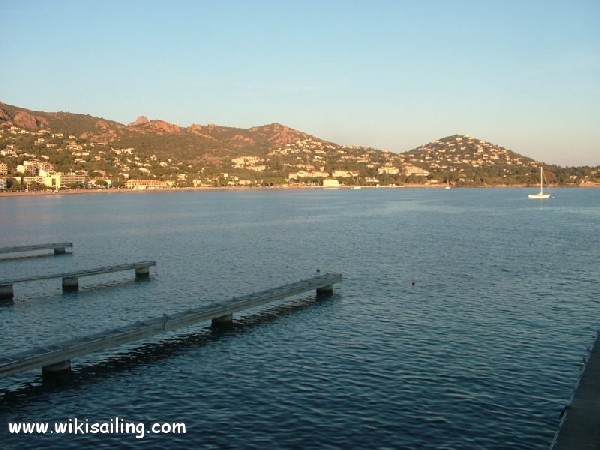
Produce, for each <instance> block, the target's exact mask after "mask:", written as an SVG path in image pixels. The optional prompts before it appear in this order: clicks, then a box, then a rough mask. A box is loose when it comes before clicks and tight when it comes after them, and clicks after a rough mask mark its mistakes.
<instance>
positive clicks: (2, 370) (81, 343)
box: [0, 273, 342, 378]
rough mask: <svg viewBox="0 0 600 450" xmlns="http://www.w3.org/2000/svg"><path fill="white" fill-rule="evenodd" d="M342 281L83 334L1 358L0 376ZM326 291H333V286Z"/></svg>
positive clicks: (222, 319) (334, 277)
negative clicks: (86, 334)
mask: <svg viewBox="0 0 600 450" xmlns="http://www.w3.org/2000/svg"><path fill="white" fill-rule="evenodd" d="M341 281H342V275H341V274H336V273H329V274H325V275H318V276H315V277H312V278H308V279H304V280H300V281H297V282H294V283H289V284H285V285H283V286H280V287H276V288H272V289H267V290H265V291H260V292H255V293H252V294H249V295H244V296H242V297H234V298H232V299H230V300H228V301H224V302H221V303H216V304H214V303H213V304H209V305H203V306H200V307H198V308H192V309H189V310H187V311H182V312H179V313H175V314H173V315H170V316H169V315H167V314H163V315H162V316H161V317H157V318H155V319H151V320H144V321H141V322H135V323H132V324H130V325H127V326H124V327H120V328H115V329H112V330H106V331H103V332H100V333H95V334H92V335H88V336H81V337H78V338H75V339H71V340H68V341H66V342H62V343H59V344H51V345H47V346H45V347H41V348H37V349H32V350H29V351H25V352H21V353H18V354H14V355H10V356H8V357H0V378H2V377H6V376H9V375H13V374H18V373H23V372H27V371H29V370H32V369H37V368H40V367H46V369H44V370H45V371H51V369H49V368H48V367H51V366H54V365H56V364H57V363H58V364H63V363H64V362H65V361H67V362H69V361H71V360H73V359H74V358H77V357H82V356H85V355H88V354H90V353H94V352H98V351H102V350H106V349H109V348H114V347H118V346H120V345H123V344H128V343H130V342H135V341H138V340H140V339H146V338H148V337H151V336H155V335H159V334H162V333H165V332H169V331H173V330H177V329H179V328H184V327H189V326H190V325H194V324H198V323H201V322H207V321H211V323H212V324H213V325H215V324H216V326H217V327H219V326H220V325H226V324H228V323H231V321H232V320H233V314H234V313H236V312H239V311H243V310H247V309H252V308H256V307H259V306H262V305H265V304H268V303H270V302H274V301H277V300H282V299H285V298H288V297H292V296H294V295H299V294H303V293H305V292H307V291H311V290H319V289H322V288H326V287H328V286H333V285H334V284H335V283H340V282H341ZM326 290H327V292H331V290H330V289H326ZM317 295H319V294H317ZM69 365H70V362H69ZM63 367H64V366H63ZM59 369H60V366H57V368H56V370H59Z"/></svg>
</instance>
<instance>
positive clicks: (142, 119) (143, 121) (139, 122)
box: [130, 116, 150, 126]
mask: <svg viewBox="0 0 600 450" xmlns="http://www.w3.org/2000/svg"><path fill="white" fill-rule="evenodd" d="M148 122H150V121H149V120H148V118H147V117H146V116H139V117H138V118H137V119H135V122H133V123H131V124H130V125H133V126H135V125H144V124H146V123H148Z"/></svg>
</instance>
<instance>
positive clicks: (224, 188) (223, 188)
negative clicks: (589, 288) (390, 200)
mask: <svg viewBox="0 0 600 450" xmlns="http://www.w3.org/2000/svg"><path fill="white" fill-rule="evenodd" d="M353 187H354V186H340V187H339V188H333V189H332V188H324V187H323V186H293V187H288V186H271V187H266V186H261V187H244V186H220V187H208V186H203V187H181V188H175V187H171V188H160V189H65V190H62V191H59V192H53V191H29V192H23V191H17V192H0V197H27V196H54V195H57V196H58V195H83V194H127V193H129V194H144V193H157V192H196V191H197V192H202V191H203V192H207V191H273V190H277V191H300V190H313V191H314V190H352V189H353ZM360 188H361V189H371V190H378V189H445V186H444V185H424V184H405V185H402V186H360ZM511 188H518V189H525V188H535V186H531V185H511V186H507V185H498V186H457V187H452V189H511ZM553 188H555V189H590V188H591V189H594V188H600V184H592V183H589V184H585V185H578V186H549V187H548V189H553Z"/></svg>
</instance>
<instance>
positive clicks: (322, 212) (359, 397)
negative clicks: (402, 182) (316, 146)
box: [0, 189, 600, 449]
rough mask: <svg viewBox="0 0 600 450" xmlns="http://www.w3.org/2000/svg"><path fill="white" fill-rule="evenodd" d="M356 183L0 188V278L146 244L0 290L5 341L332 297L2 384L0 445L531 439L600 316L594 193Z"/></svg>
mask: <svg viewBox="0 0 600 450" xmlns="http://www.w3.org/2000/svg"><path fill="white" fill-rule="evenodd" d="M528 193H529V192H528V190H522V189H468V190H460V189H453V190H449V191H447V190H441V189H440V190H437V189H423V190H420V189H395V190H387V189H362V190H360V191H356V190H314V191H243V192H169V193H166V192H156V193H127V194H125V193H123V194H106V195H53V196H44V197H4V198H0V246H13V245H26V244H32V243H43V242H60V241H70V242H73V243H74V249H73V254H72V255H66V256H61V257H52V256H36V257H27V258H23V257H20V258H14V257H13V258H4V259H2V260H1V261H0V279H3V278H11V277H16V276H24V275H32V276H33V275H36V274H44V273H55V272H61V271H71V270H75V269H80V268H81V269H85V268H94V267H97V266H104V265H109V264H120V263H124V262H130V261H136V260H143V259H154V260H156V261H157V266H156V267H155V268H152V269H151V273H152V276H151V279H150V281H148V282H141V283H140V282H134V281H133V280H132V278H133V277H132V274H130V273H126V272H123V273H120V274H111V275H106V276H100V277H93V278H87V279H86V278H84V279H82V280H80V285H81V290H80V292H79V293H77V294H62V292H61V287H60V280H49V281H45V282H37V283H27V284H19V285H15V300H14V304H12V305H9V306H4V307H2V308H0V339H1V342H2V354H3V356H7V355H10V354H12V353H16V352H19V351H22V350H26V349H29V348H33V347H37V346H41V345H45V344H49V343H52V342H61V341H63V340H66V339H71V338H75V337H78V336H85V335H86V334H88V333H92V332H96V331H102V330H105V329H109V328H113V327H116V326H121V325H125V324H128V323H131V322H133V321H138V320H142V319H144V318H154V317H157V316H161V315H162V314H163V313H167V314H170V313H174V312H178V311H181V310H184V309H188V308H190V307H193V306H198V305H201V304H208V303H212V302H217V301H222V300H225V299H228V298H230V297H233V296H236V295H243V294H247V293H250V292H253V291H258V290H262V289H266V288H269V287H274V286H278V285H281V284H284V283H287V282H291V281H297V280H299V279H301V278H306V277H308V276H311V275H313V274H314V273H315V272H316V270H317V269H320V270H321V272H341V273H342V274H343V275H344V281H343V283H342V284H341V285H340V286H339V287H338V288H337V290H336V295H335V296H334V297H333V298H331V299H328V300H324V301H316V300H315V299H314V298H313V296H312V295H309V294H307V295H306V296H300V297H298V298H296V299H292V301H291V302H289V306H278V307H276V308H275V309H274V310H272V311H257V312H256V313H255V314H253V315H252V316H245V317H238V321H237V324H236V328H235V329H234V330H232V331H230V332H225V333H211V332H210V330H209V329H208V324H202V325H199V326H198V327H196V328H192V329H189V330H186V331H187V334H186V335H184V336H181V335H173V334H171V335H168V336H165V339H162V340H158V339H157V340H154V341H145V342H142V343H140V344H139V345H136V346H129V347H126V348H121V349H118V350H115V351H108V352H104V353H101V354H96V355H93V356H91V357H89V358H87V359H78V360H75V361H73V363H74V368H75V375H74V380H73V382H72V383H71V385H70V386H69V387H66V388H60V389H58V388H48V387H42V386H41V378H40V373H39V372H38V371H34V372H30V373H27V374H23V375H19V376H14V377H10V378H6V379H2V380H0V397H2V398H0V440H1V442H2V447H3V448H13V447H14V448H19V447H34V446H44V447H45V448H78V447H80V446H81V445H86V446H88V445H94V446H98V447H101V448H115V447H118V448H127V447H135V446H137V445H140V444H142V443H143V445H145V446H147V447H148V448H153V447H157V446H161V447H169V448H299V447H303V448H349V447H351V448H436V449H437V448H455V449H463V448H495V449H503V448H506V449H515V448H523V449H536V448H540V449H543V448H547V447H548V446H549V445H550V443H551V441H552V438H553V435H554V433H555V431H556V428H557V425H558V422H559V415H560V412H561V410H562V408H563V407H564V406H565V404H566V403H567V402H568V400H569V398H570V396H571V395H572V393H573V389H574V388H575V386H576V383H577V380H578V377H579V374H580V371H581V368H582V358H585V357H586V355H587V350H588V348H589V347H590V345H591V344H592V342H593V339H594V337H595V333H596V330H597V329H598V328H599V326H600V323H599V322H600V320H599V319H598V308H599V306H600V305H599V301H598V300H597V282H598V275H599V272H600V262H599V260H598V249H599V247H600V245H599V244H600V191H598V190H584V189H577V190H576V189H555V190H554V191H553V194H554V195H555V198H553V199H551V200H549V201H543V202H534V201H532V200H528V199H527V194H528ZM75 417H76V418H78V419H79V420H85V419H88V420H89V421H98V422H102V421H108V420H110V419H111V418H114V417H120V418H123V419H125V420H127V421H132V422H145V423H148V424H150V423H152V422H184V423H185V424H186V427H187V433H186V434H179V435H173V434H169V435H148V434H146V436H145V437H144V439H136V437H135V436H134V435H131V434H129V435H89V434H88V435H83V436H81V435H78V436H73V435H58V434H55V435H46V436H22V435H18V436H17V435H11V434H9V433H8V426H7V424H8V422H9V421H27V420H29V421H48V422H51V423H52V422H54V421H66V420H68V419H69V418H75Z"/></svg>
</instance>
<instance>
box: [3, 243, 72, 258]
mask: <svg viewBox="0 0 600 450" xmlns="http://www.w3.org/2000/svg"><path fill="white" fill-rule="evenodd" d="M67 248H73V243H72V242H50V243H48V244H35V245H20V246H17V247H2V248H0V254H8V253H25V252H33V251H37V250H54V254H55V255H64V254H65V253H67Z"/></svg>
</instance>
